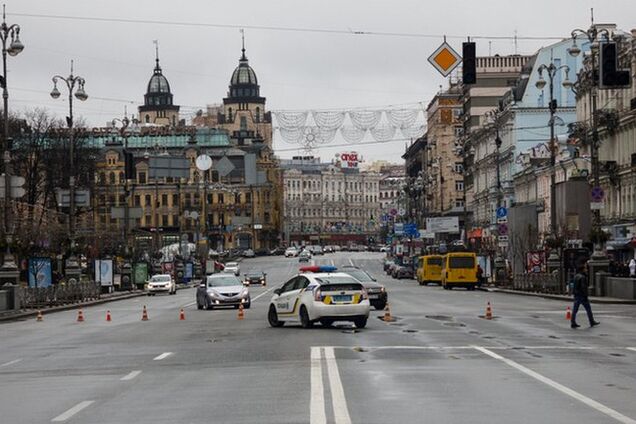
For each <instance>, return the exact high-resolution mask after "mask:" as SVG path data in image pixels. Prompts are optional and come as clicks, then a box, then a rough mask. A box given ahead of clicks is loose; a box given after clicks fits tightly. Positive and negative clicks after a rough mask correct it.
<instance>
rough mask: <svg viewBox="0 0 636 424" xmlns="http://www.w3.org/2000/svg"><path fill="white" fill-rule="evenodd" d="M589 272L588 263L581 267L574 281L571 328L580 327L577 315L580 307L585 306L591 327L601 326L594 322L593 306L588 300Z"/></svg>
mask: <svg viewBox="0 0 636 424" xmlns="http://www.w3.org/2000/svg"><path fill="white" fill-rule="evenodd" d="M587 273H588V270H587V262H585V263H584V264H583V265H581V266H580V267H579V269H578V270H577V273H576V275H575V276H574V279H573V283H574V284H573V290H572V291H573V293H574V305H573V306H572V320H571V321H570V327H571V328H578V327H580V325H578V324H577V323H576V313H577V312H578V310H579V306H581V305H583V307H584V308H585V312H587V318H588V320H589V321H590V327H594V326H595V325H599V324H600V323H599V322H598V321H594V315H592V306H591V305H590V300H589V299H588V274H587Z"/></svg>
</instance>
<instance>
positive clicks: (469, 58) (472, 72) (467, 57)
mask: <svg viewBox="0 0 636 424" xmlns="http://www.w3.org/2000/svg"><path fill="white" fill-rule="evenodd" d="M462 61H463V64H462V82H463V83H464V84H475V83H476V82H477V60H476V58H475V43H473V42H470V41H469V42H465V43H462Z"/></svg>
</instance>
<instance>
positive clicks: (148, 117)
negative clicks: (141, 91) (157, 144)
mask: <svg viewBox="0 0 636 424" xmlns="http://www.w3.org/2000/svg"><path fill="white" fill-rule="evenodd" d="M149 123H150V115H146V124H149Z"/></svg>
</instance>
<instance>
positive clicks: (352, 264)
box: [349, 258, 356, 266]
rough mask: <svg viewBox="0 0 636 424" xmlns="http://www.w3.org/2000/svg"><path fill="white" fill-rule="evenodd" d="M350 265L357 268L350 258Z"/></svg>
mask: <svg viewBox="0 0 636 424" xmlns="http://www.w3.org/2000/svg"><path fill="white" fill-rule="evenodd" d="M349 263H350V264H351V266H356V265H355V264H354V263H353V261H352V260H351V258H349Z"/></svg>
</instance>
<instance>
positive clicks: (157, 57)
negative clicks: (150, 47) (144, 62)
mask: <svg viewBox="0 0 636 424" xmlns="http://www.w3.org/2000/svg"><path fill="white" fill-rule="evenodd" d="M152 42H153V44H154V45H155V63H156V65H155V73H157V72H159V73H161V66H159V40H152Z"/></svg>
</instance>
